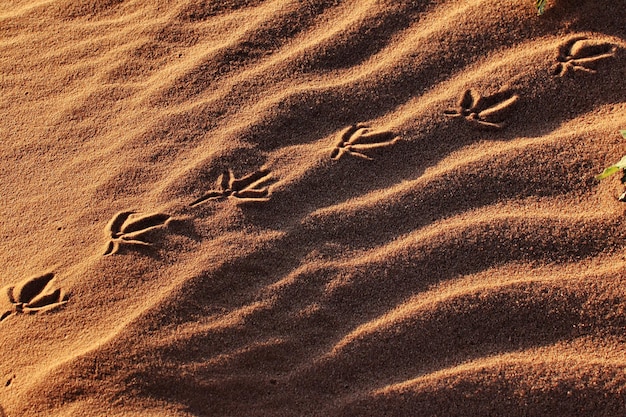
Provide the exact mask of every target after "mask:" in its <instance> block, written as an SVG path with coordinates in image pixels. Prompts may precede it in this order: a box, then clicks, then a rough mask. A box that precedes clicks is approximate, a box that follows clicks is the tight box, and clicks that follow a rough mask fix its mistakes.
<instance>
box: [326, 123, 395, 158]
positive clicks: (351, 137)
mask: <svg viewBox="0 0 626 417" xmlns="http://www.w3.org/2000/svg"><path fill="white" fill-rule="evenodd" d="M398 140H399V138H398V137H397V136H396V135H395V134H394V133H392V132H389V131H380V132H378V131H374V130H373V129H371V128H370V127H369V126H367V125H365V124H361V123H358V124H355V125H352V126H350V127H347V128H346V129H344V130H342V131H341V133H340V134H339V141H338V142H337V143H336V145H335V147H334V148H333V150H332V152H331V154H330V157H331V158H332V159H339V158H341V157H342V156H343V155H352V156H355V157H357V158H361V159H367V160H369V161H371V160H372V158H371V157H369V156H367V155H365V154H364V153H363V151H367V150H370V149H378V148H384V147H387V146H391V145H393V144H395V143H396V142H397V141H398Z"/></svg>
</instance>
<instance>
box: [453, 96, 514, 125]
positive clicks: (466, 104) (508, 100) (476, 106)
mask: <svg viewBox="0 0 626 417" xmlns="http://www.w3.org/2000/svg"><path fill="white" fill-rule="evenodd" d="M518 100H519V96H518V95H516V94H513V93H511V92H509V91H500V92H497V93H495V94H493V95H490V96H484V97H483V96H481V95H480V94H478V93H476V92H474V91H472V90H466V91H465V93H463V96H462V97H461V99H460V100H459V103H458V105H457V108H456V109H451V110H446V111H445V112H444V114H445V115H446V116H448V117H463V118H465V120H467V121H469V122H470V123H471V124H473V125H474V126H476V127H478V128H482V129H502V128H503V127H504V126H505V124H504V122H503V121H502V119H503V118H504V116H505V113H506V112H508V111H509V110H510V108H511V106H513V105H514V104H515V103H516V102H517V101H518Z"/></svg>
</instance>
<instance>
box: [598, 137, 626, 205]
mask: <svg viewBox="0 0 626 417" xmlns="http://www.w3.org/2000/svg"><path fill="white" fill-rule="evenodd" d="M619 132H620V133H621V134H622V136H623V137H624V139H626V130H620V131H619ZM625 169H626V155H624V156H623V157H622V159H620V160H619V161H618V162H616V163H614V164H613V165H611V166H610V167H608V168H605V170H604V171H602V173H600V174H598V175H596V179H597V180H602V179H604V178H606V177H610V176H611V175H613V174H615V173H616V172H618V171H622V184H626V171H625ZM619 200H620V201H624V202H626V192H625V193H623V194H622V195H621V196H620V197H619Z"/></svg>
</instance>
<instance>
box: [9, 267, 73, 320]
mask: <svg viewBox="0 0 626 417" xmlns="http://www.w3.org/2000/svg"><path fill="white" fill-rule="evenodd" d="M53 279H54V274H53V273H52V272H49V273H47V274H44V275H40V276H37V277H34V278H29V279H27V280H24V281H22V282H21V283H19V284H17V285H15V286H10V287H5V289H3V292H4V293H5V294H6V295H7V297H8V302H9V305H10V309H9V310H7V311H4V312H3V313H2V315H1V316H0V321H2V320H4V319H6V318H7V317H9V316H11V315H13V314H21V313H25V314H34V313H37V312H40V311H47V310H52V309H54V308H57V307H59V306H61V305H63V304H65V303H66V302H67V297H66V295H65V294H64V293H63V291H62V290H61V289H60V288H55V287H54V286H53V285H52V280H53Z"/></svg>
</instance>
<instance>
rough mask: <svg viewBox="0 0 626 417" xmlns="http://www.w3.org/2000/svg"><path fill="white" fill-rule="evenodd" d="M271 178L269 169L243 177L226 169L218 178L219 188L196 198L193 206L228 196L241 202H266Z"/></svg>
mask: <svg viewBox="0 0 626 417" xmlns="http://www.w3.org/2000/svg"><path fill="white" fill-rule="evenodd" d="M270 179H271V176H270V174H269V172H268V171H266V170H260V171H257V172H254V173H252V174H249V175H246V176H245V177H242V178H235V174H234V172H233V171H232V170H231V169H229V170H227V171H224V172H223V173H222V175H220V176H219V177H218V179H217V183H216V185H217V188H218V190H210V191H208V192H207V193H206V194H204V195H203V196H202V197H200V198H198V199H196V200H194V201H193V202H192V203H191V204H189V205H190V206H191V207H195V206H197V205H198V204H201V203H203V202H205V201H207V200H223V199H226V198H228V197H233V198H236V199H237V200H239V201H241V202H251V203H252V202H264V201H268V200H269V189H268V187H267V186H265V184H266V183H267V182H268V181H269V180H270Z"/></svg>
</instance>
